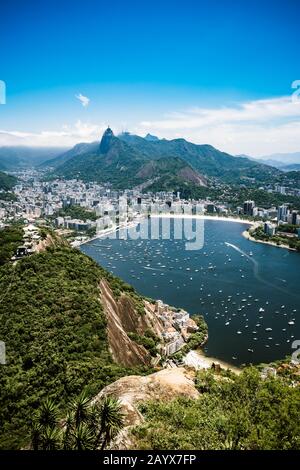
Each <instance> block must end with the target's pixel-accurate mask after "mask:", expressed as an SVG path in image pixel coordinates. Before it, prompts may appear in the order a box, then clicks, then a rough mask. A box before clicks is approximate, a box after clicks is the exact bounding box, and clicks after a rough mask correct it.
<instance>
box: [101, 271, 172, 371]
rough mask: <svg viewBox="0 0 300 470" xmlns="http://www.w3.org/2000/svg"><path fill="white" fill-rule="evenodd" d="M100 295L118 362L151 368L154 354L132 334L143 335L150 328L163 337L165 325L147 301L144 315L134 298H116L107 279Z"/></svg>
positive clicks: (114, 355) (110, 340)
mask: <svg viewBox="0 0 300 470" xmlns="http://www.w3.org/2000/svg"><path fill="white" fill-rule="evenodd" d="M100 292H101V302H102V305H103V309H104V312H105V314H106V318H107V336H108V342H109V347H110V350H111V354H112V356H113V359H114V360H115V362H117V363H118V364H121V365H124V366H126V367H131V366H136V365H141V364H142V365H150V364H151V360H152V357H151V355H150V353H149V352H148V351H147V350H146V349H145V348H144V347H143V346H141V345H140V344H137V343H136V342H135V341H133V340H132V339H131V338H130V337H129V336H128V333H129V332H131V333H136V334H138V335H140V336H142V335H143V334H144V333H145V331H146V330H147V329H150V330H151V331H153V332H154V333H156V334H157V335H158V336H160V335H161V332H162V330H163V326H162V323H161V322H160V320H159V319H158V318H157V317H156V316H155V315H154V314H153V312H152V311H151V309H150V304H148V303H147V302H145V304H144V307H145V308H144V313H143V314H141V313H139V312H138V311H137V307H136V305H135V303H134V301H133V299H132V298H131V297H129V296H127V295H126V294H122V295H121V296H120V297H119V298H118V299H116V298H115V297H114V295H113V292H112V290H111V288H110V287H109V284H108V283H107V281H106V280H104V279H102V281H101V283H100Z"/></svg>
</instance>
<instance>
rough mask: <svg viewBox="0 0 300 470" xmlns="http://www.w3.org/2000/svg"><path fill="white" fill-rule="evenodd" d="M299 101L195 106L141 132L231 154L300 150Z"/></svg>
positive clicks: (287, 98) (149, 124)
mask: <svg viewBox="0 0 300 470" xmlns="http://www.w3.org/2000/svg"><path fill="white" fill-rule="evenodd" d="M299 130H300V99H299V100H293V99H292V97H291V96H283V97H280V98H273V99H265V100H256V101H249V102H245V103H240V104H237V105H236V106H232V107H219V108H200V107H194V108H190V109H188V110H186V111H183V112H177V113H171V114H166V115H165V116H163V118H162V119H159V120H157V121H143V122H141V123H140V124H139V125H138V126H137V127H136V131H137V132H139V133H144V132H145V131H147V132H154V133H157V134H158V135H159V136H161V137H166V138H178V137H185V138H187V139H190V140H191V141H193V142H196V143H209V144H211V145H214V146H216V147H218V148H220V149H222V150H224V151H227V152H229V153H233V154H238V153H248V154H252V155H257V156H258V155H263V154H268V153H274V152H293V151H299V150H300V132H299Z"/></svg>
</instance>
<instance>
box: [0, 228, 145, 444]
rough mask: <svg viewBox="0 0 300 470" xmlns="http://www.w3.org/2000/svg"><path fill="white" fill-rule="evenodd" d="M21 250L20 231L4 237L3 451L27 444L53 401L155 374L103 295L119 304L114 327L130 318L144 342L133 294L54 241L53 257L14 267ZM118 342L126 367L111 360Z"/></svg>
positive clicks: (139, 305) (0, 276)
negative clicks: (40, 410)
mask: <svg viewBox="0 0 300 470" xmlns="http://www.w3.org/2000/svg"><path fill="white" fill-rule="evenodd" d="M21 242H22V229H21V228H20V227H12V228H7V229H5V230H2V231H1V232H0V247H1V264H0V289H1V292H2V296H1V304H0V339H1V341H4V342H5V345H6V364H4V365H3V364H0V422H1V426H0V449H14V448H20V447H21V446H26V445H27V444H28V440H29V437H28V428H29V426H30V423H31V419H32V417H33V415H34V413H35V410H36V409H37V407H38V406H40V404H41V401H42V400H43V399H45V398H46V397H49V398H53V399H55V400H57V401H58V402H59V403H60V404H61V406H64V405H65V404H66V403H68V402H69V401H70V399H73V398H74V397H76V396H78V395H79V394H80V392H81V391H82V390H83V389H84V388H87V389H88V390H89V392H90V393H94V394H96V393H98V391H99V390H101V388H102V387H103V386H105V385H106V384H108V383H110V382H112V381H114V380H115V379H117V378H119V377H121V376H123V375H127V374H137V373H138V374H143V373H145V371H147V370H149V371H151V368H150V359H151V355H150V353H149V352H148V351H147V349H146V347H147V345H146V346H145V347H144V346H141V345H140V344H137V343H136V342H135V341H134V340H133V339H130V338H129V337H128V336H127V333H126V331H128V330H125V327H124V330H122V325H119V326H118V327H117V328H116V330H115V329H114V328H115V324H114V323H113V322H111V323H109V321H110V320H109V318H108V317H107V315H106V314H105V308H104V303H103V300H102V297H101V290H100V287H99V286H100V283H101V285H104V286H105V288H106V292H107V295H108V297H109V299H110V301H111V300H112V299H114V308H115V310H116V312H115V316H114V322H115V321H116V318H117V316H118V315H119V316H120V318H122V320H123V321H124V324H127V323H128V322H129V320H128V319H127V315H130V322H129V324H130V331H131V332H132V333H133V334H135V335H136V337H138V338H139V336H138V333H139V334H142V332H143V331H145V329H146V327H147V326H145V320H146V319H147V314H146V313H145V312H144V303H143V300H142V298H141V297H140V296H139V295H138V294H136V293H135V291H134V289H133V288H132V287H131V286H128V285H127V284H125V283H124V282H122V281H121V280H119V279H117V278H115V277H113V276H112V275H110V274H109V273H108V272H106V271H105V270H104V269H102V268H101V267H100V266H98V265H97V264H96V263H95V262H94V261H93V260H91V259H90V258H88V257H87V256H85V255H83V254H82V253H81V252H80V251H79V250H75V249H71V248H70V247H69V246H68V245H67V244H66V243H64V242H63V241H61V240H59V239H56V238H55V236H54V234H51V235H49V234H48V236H47V238H46V240H45V246H47V245H48V248H47V249H46V251H43V252H41V253H38V254H35V255H32V256H30V257H27V258H23V259H22V260H20V261H18V262H17V264H15V265H13V264H11V263H10V262H9V261H8V260H9V259H10V256H11V254H12V249H15V248H16V246H18V244H20V243H21ZM103 295H104V294H103ZM110 311H111V310H110ZM126 322H127V323H126ZM120 334H121V336H120V338H119V337H118V335H120ZM141 337H142V336H141ZM111 338H112V340H111ZM114 338H117V345H116V352H117V353H119V354H120V353H121V354H122V357H121V360H115V359H114V357H113V356H114V355H113V354H112V352H114V350H113V345H111V341H113V339H114ZM152 342H153V341H152ZM148 343H149V346H153V345H152V343H151V341H150V340H149V341H148ZM117 359H118V358H117Z"/></svg>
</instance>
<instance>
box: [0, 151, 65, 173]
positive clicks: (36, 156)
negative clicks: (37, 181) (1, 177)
mask: <svg viewBox="0 0 300 470" xmlns="http://www.w3.org/2000/svg"><path fill="white" fill-rule="evenodd" d="M64 151H65V149H64V148H62V147H23V146H16V147H0V170H8V171H9V170H10V171H12V170H17V169H20V168H28V167H34V166H38V165H40V164H41V163H43V162H45V161H46V160H49V159H52V158H54V157H56V156H57V155H60V154H61V153H62V152H64Z"/></svg>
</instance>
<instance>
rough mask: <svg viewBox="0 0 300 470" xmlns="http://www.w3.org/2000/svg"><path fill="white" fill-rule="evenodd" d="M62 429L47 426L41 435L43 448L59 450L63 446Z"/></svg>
mask: <svg viewBox="0 0 300 470" xmlns="http://www.w3.org/2000/svg"><path fill="white" fill-rule="evenodd" d="M61 437H62V436H61V430H60V429H57V428H50V427H49V426H47V427H46V428H45V429H44V430H43V433H42V435H41V448H42V449H43V450H58V449H60V448H61Z"/></svg>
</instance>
